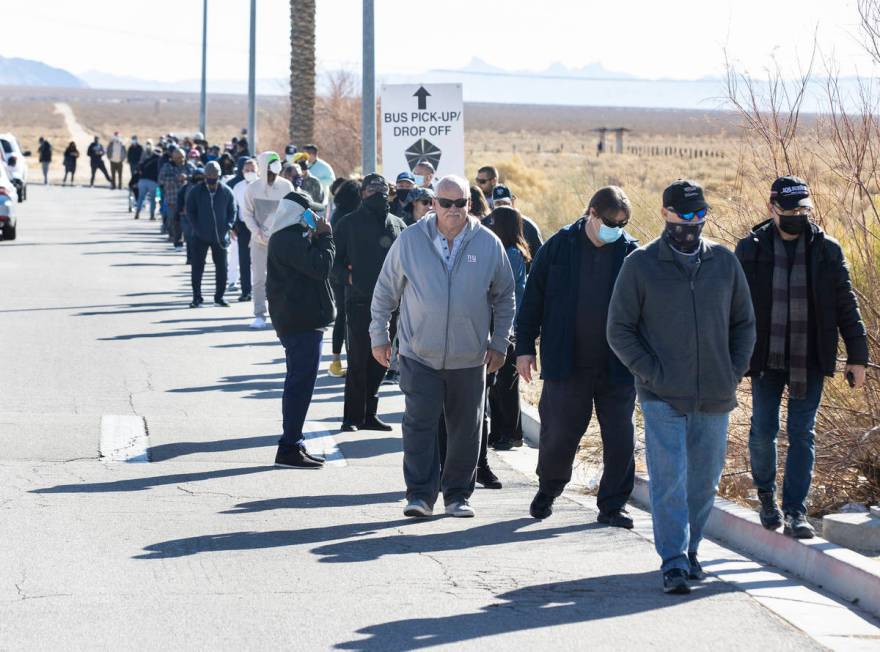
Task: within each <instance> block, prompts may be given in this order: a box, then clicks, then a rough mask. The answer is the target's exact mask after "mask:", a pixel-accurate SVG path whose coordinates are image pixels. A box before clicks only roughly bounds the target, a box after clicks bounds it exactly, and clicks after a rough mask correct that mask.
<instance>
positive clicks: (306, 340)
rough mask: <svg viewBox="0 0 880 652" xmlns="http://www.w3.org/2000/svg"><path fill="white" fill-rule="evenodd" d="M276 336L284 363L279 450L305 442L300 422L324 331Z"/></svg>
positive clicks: (308, 399)
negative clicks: (282, 425)
mask: <svg viewBox="0 0 880 652" xmlns="http://www.w3.org/2000/svg"><path fill="white" fill-rule="evenodd" d="M279 339H280V340H281V343H282V344H283V345H284V358H285V361H286V362H287V374H286V375H285V377H284V394H283V395H282V397H281V415H282V418H283V424H284V434H283V435H282V436H281V439H279V440H278V447H279V448H281V449H282V450H283V449H291V448H296V447H302V446H304V445H305V438H304V437H303V424H304V423H305V420H306V413H307V412H308V411H309V404H311V402H312V394H313V393H314V391H315V380H316V379H317V377H318V365H319V364H320V362H321V343H322V341H323V339H324V333H322V332H321V331H305V332H303V333H288V334H287V335H281V336H280V337H279Z"/></svg>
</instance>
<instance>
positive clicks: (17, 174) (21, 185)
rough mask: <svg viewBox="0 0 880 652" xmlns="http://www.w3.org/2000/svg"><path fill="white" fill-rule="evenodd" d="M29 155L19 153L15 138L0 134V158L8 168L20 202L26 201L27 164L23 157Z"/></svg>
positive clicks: (28, 152) (28, 153)
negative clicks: (0, 157)
mask: <svg viewBox="0 0 880 652" xmlns="http://www.w3.org/2000/svg"><path fill="white" fill-rule="evenodd" d="M30 155H31V153H30V151H29V150H26V151H24V152H22V151H21V147H20V146H19V144H18V140H17V139H16V137H15V136H13V135H12V134H0V156H2V160H3V162H4V163H6V166H7V168H9V170H8V171H9V177H10V178H11V179H12V183H13V184H15V192H16V194H17V195H18V201H20V202H22V201H24V200H25V199H27V184H28V164H27V161H26V160H25V157H26V156H30Z"/></svg>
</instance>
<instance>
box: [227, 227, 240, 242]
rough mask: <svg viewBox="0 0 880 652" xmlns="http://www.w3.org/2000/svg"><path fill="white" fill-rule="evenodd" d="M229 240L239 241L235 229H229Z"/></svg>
mask: <svg viewBox="0 0 880 652" xmlns="http://www.w3.org/2000/svg"><path fill="white" fill-rule="evenodd" d="M229 239H230V240H238V234H237V233H236V232H235V229H229Z"/></svg>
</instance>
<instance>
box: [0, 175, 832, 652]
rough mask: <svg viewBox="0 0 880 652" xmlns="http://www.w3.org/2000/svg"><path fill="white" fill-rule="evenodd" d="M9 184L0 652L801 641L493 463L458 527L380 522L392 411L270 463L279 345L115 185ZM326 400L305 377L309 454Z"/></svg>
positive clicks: (393, 402)
mask: <svg viewBox="0 0 880 652" xmlns="http://www.w3.org/2000/svg"><path fill="white" fill-rule="evenodd" d="M31 197H32V199H31V200H30V201H29V202H27V203H26V204H24V205H23V206H22V210H21V220H20V229H19V231H20V234H21V238H20V240H18V241H16V242H12V243H10V242H6V243H0V278H2V283H3V286H2V292H0V346H2V357H0V524H2V529H0V551H2V553H0V554H2V560H3V561H2V563H0V648H2V649H46V648H50V647H64V648H68V649H84V648H88V649H110V648H112V649H114V650H124V649H145V648H150V649H155V648H157V647H160V646H164V647H167V648H170V647H172V646H173V648H175V649H180V648H208V647H210V648H212V649H218V648H219V649H242V648H263V647H268V646H269V645H279V644H281V645H286V646H288V647H292V648H295V649H302V650H311V649H344V650H383V651H387V650H408V649H414V648H423V647H431V646H448V647H449V648H455V649H464V648H467V649H471V648H473V649H485V647H486V646H491V649H502V650H509V649H530V650H544V649H553V650H583V649H634V648H659V649H669V648H679V649H733V648H740V649H749V648H751V649H758V648H760V649H797V650H807V649H814V648H818V647H820V646H819V644H818V643H817V642H816V641H815V640H814V639H812V638H810V637H808V636H807V635H806V634H804V633H803V632H802V631H800V630H798V629H797V628H795V627H793V626H792V625H790V624H789V623H788V622H786V621H784V620H783V619H782V618H780V617H778V616H777V615H775V614H774V613H772V612H771V611H769V610H768V609H766V608H765V607H764V606H763V605H762V604H760V603H759V602H758V601H756V600H755V599H753V597H751V596H750V595H749V594H747V593H745V592H743V591H740V590H738V589H737V588H736V587H735V586H734V585H733V584H730V583H726V582H722V581H720V580H717V579H712V580H710V581H708V582H707V583H706V584H705V585H703V586H701V587H699V588H698V590H696V591H695V592H694V593H693V594H692V595H691V596H688V597H669V596H665V595H663V594H662V593H661V592H660V590H659V586H658V574H657V570H656V568H657V559H656V557H655V554H654V551H653V548H652V546H651V545H650V543H649V542H648V541H647V540H646V539H645V538H644V537H642V536H640V535H639V534H638V533H637V532H625V531H620V530H615V529H609V528H606V527H602V526H598V525H597V524H596V523H595V510H594V509H593V508H591V507H590V504H589V500H587V501H586V503H584V501H583V500H581V501H578V502H575V501H573V500H566V499H562V500H560V501H559V504H558V507H557V509H556V513H555V514H554V515H553V517H552V518H551V519H548V520H547V521H545V522H542V523H538V522H535V521H533V520H532V519H530V518H528V515H527V508H528V503H529V500H530V499H531V496H532V494H533V492H534V485H533V484H532V480H531V479H530V478H529V477H527V476H526V475H523V474H521V473H519V472H517V471H515V470H513V469H512V468H511V467H509V466H507V465H506V464H505V463H504V462H503V461H502V460H499V459H498V458H493V463H494V464H495V466H496V467H497V471H498V473H499V475H500V476H501V478H502V480H503V481H504V483H505V488H504V489H503V490H502V491H494V492H493V491H488V490H478V491H477V493H476V495H475V497H474V500H473V503H474V505H475V508H476V510H477V518H475V519H472V520H455V519H451V518H436V519H434V520H431V521H428V522H414V521H412V520H408V519H404V518H403V517H402V514H401V509H402V498H403V493H402V478H401V453H400V434H399V426H396V427H395V432H394V433H391V434H385V433H355V434H354V435H341V434H338V433H336V434H335V435H334V436H335V443H336V444H337V445H338V450H339V452H340V453H341V458H340V459H339V460H338V461H337V463H335V464H334V465H332V466H330V467H328V468H325V469H323V470H320V471H296V470H281V469H273V468H272V467H271V466H269V464H270V463H271V461H272V458H273V454H274V443H275V441H276V439H277V436H278V434H279V429H280V396H281V386H282V378H283V371H284V367H283V358H282V352H281V349H280V346H279V345H278V343H277V342H276V340H275V338H274V336H273V334H272V333H271V332H270V331H266V332H254V331H251V330H249V329H248V328H247V324H248V322H249V314H248V312H249V311H248V308H249V306H248V305H240V304H234V306H233V307H232V308H230V309H221V308H215V307H203V308H201V309H198V310H189V309H188V308H187V307H186V304H187V302H188V300H189V299H188V292H187V287H188V277H187V274H188V268H187V267H186V266H185V265H183V264H182V263H183V261H182V259H181V256H180V255H179V254H175V253H173V252H172V250H171V249H170V247H169V246H168V245H167V243H165V242H164V241H162V240H161V239H160V238H159V237H158V236H157V226H156V224H157V223H155V222H152V223H151V222H147V221H140V222H134V221H132V220H131V217H130V215H129V214H128V213H127V212H126V209H125V206H126V204H125V201H126V199H125V193H123V192H118V191H117V192H111V191H109V190H106V189H101V190H99V189H91V190H90V189H85V188H59V187H51V186H50V187H47V188H45V187H34V188H33V189H32V190H31ZM209 267H210V264H209ZM328 360H329V356H326V355H325V357H324V361H323V363H322V366H323V367H326V365H327V364H328ZM394 389H395V388H387V387H386V388H384V389H383V392H384V395H383V399H382V402H381V408H382V411H383V414H384V416H385V417H386V418H388V419H389V420H390V421H391V422H394V423H395V424H399V422H400V417H401V410H402V401H401V399H400V397H399V395H398V394H397V393H396V392H395V391H394ZM341 391H342V385H341V383H340V381H339V380H337V379H334V378H331V377H328V376H327V375H326V374H325V373H322V375H321V377H320V380H319V386H318V388H317V389H316V397H315V402H314V403H313V406H312V410H311V412H310V415H309V419H310V429H311V430H312V431H313V433H312V436H313V437H314V438H316V443H315V445H316V446H318V447H322V448H324V449H326V450H331V449H332V447H333V442H332V441H331V440H330V439H329V438H328V436H326V435H325V434H323V431H325V430H327V429H329V430H331V431H332V430H333V429H334V428H335V427H336V426H337V424H338V422H339V415H340V413H341ZM106 415H119V416H126V415H127V416H138V417H142V418H143V419H145V421H146V426H147V430H148V432H149V446H150V456H151V460H152V461H151V462H150V463H142V464H133V463H108V462H105V461H102V460H100V459H99V456H98V455H99V441H100V431H101V422H102V417H104V416H106ZM526 454H528V452H527V451H518V452H514V453H511V454H510V455H526ZM343 458H344V459H343ZM707 561H708V562H709V564H710V565H711V564H712V563H718V562H720V561H723V560H712V559H707Z"/></svg>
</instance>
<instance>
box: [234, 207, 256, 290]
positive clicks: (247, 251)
mask: <svg viewBox="0 0 880 652" xmlns="http://www.w3.org/2000/svg"><path fill="white" fill-rule="evenodd" d="M233 228H234V229H235V234H236V235H237V236H238V273H239V276H240V278H241V293H242V294H250V293H251V290H252V288H251V230H250V229H249V228H247V225H246V224H245V223H244V222H242V221H241V220H236V221H235V226H234V227H233Z"/></svg>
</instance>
